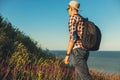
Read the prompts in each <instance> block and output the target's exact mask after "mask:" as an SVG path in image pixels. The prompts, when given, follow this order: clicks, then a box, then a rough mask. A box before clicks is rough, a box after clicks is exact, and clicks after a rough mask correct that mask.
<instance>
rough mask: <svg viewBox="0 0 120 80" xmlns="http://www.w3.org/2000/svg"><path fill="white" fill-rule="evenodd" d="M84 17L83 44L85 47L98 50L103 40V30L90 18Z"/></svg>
mask: <svg viewBox="0 0 120 80" xmlns="http://www.w3.org/2000/svg"><path fill="white" fill-rule="evenodd" d="M81 18H82V21H83V26H84V28H83V32H82V37H81V39H80V40H81V42H82V45H83V47H84V48H85V49H87V50H91V51H96V50H98V49H99V46H100V42H101V31H100V29H99V28H98V27H97V26H96V25H95V24H94V23H93V22H92V21H89V20H88V18H83V17H82V16H81Z"/></svg>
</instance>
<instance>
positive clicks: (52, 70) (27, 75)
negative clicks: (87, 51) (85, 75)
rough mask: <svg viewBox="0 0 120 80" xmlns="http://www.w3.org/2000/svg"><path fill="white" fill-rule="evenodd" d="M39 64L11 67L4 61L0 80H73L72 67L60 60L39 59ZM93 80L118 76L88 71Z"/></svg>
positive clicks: (0, 71)
mask: <svg viewBox="0 0 120 80" xmlns="http://www.w3.org/2000/svg"><path fill="white" fill-rule="evenodd" d="M40 62H41V64H39V65H37V64H36V65H35V64H27V65H22V66H21V67H16V66H14V67H11V66H10V65H9V64H6V63H5V61H1V62H0V63H1V64H0V80H75V72H74V67H73V66H69V65H64V64H63V62H62V60H61V59H56V60H55V61H52V60H51V61H47V60H43V59H40ZM90 74H91V75H92V77H93V79H94V80H120V75H118V74H110V73H104V72H103V71H95V70H90Z"/></svg>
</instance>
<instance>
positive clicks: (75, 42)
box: [64, 0, 92, 80]
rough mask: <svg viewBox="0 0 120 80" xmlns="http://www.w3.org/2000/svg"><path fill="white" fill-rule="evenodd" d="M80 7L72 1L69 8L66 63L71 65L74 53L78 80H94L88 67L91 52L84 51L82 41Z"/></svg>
mask: <svg viewBox="0 0 120 80" xmlns="http://www.w3.org/2000/svg"><path fill="white" fill-rule="evenodd" d="M79 6H80V3H79V2H77V1H73V0H72V1H70V3H69V5H68V8H67V10H68V13H69V15H70V18H69V23H68V26H69V34H70V39H69V43H68V49H67V53H66V56H65V59H64V63H65V64H69V58H70V53H71V52H72V54H73V62H74V66H75V73H76V80H92V77H91V76H90V74H89V69H88V66H87V59H88V56H89V52H88V51H87V50H86V49H84V47H83V46H82V43H81V41H80V38H81V35H82V31H83V22H82V20H81V17H80V16H79V13H78V11H79Z"/></svg>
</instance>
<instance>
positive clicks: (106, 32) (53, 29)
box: [0, 0, 120, 50]
mask: <svg viewBox="0 0 120 80" xmlns="http://www.w3.org/2000/svg"><path fill="white" fill-rule="evenodd" d="M69 1H70V0H0V14H1V15H2V16H3V17H4V18H5V19H7V20H8V21H10V22H11V23H12V24H13V25H14V26H15V27H17V28H19V30H21V31H23V32H24V33H25V34H26V35H29V36H30V37H31V38H32V39H33V40H34V41H37V42H38V44H39V46H40V45H41V46H42V47H43V48H48V49H50V50H66V49H67V45H68V40H69V39H68V38H69V34H68V18H69V15H68V13H67V11H66V8H67V5H68V3H69ZM78 1H79V2H80V4H81V6H80V11H79V13H80V14H81V15H82V16H84V17H88V18H89V20H91V21H93V22H94V23H95V24H96V25H97V26H98V27H99V28H100V29H101V32H102V41H101V46H100V50H120V42H119V41H120V0H78Z"/></svg>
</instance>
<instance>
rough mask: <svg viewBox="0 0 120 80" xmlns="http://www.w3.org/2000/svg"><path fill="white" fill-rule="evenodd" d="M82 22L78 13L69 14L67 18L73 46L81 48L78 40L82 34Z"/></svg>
mask: <svg viewBox="0 0 120 80" xmlns="http://www.w3.org/2000/svg"><path fill="white" fill-rule="evenodd" d="M82 25H83V22H82V21H81V17H79V16H78V15H73V16H70V18H69V23H68V26H69V34H70V41H72V42H74V47H73V49H75V48H83V46H82V43H81V42H80V38H81V36H82V30H83V26H82Z"/></svg>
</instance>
